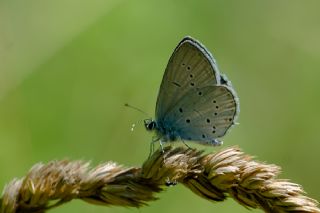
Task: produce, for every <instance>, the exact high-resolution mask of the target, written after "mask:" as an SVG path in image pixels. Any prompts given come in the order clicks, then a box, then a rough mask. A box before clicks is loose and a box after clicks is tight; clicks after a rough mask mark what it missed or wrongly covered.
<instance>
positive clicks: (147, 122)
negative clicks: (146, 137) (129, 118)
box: [144, 119, 156, 131]
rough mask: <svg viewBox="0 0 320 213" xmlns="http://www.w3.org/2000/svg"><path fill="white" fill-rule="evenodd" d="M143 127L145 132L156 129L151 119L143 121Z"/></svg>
mask: <svg viewBox="0 0 320 213" xmlns="http://www.w3.org/2000/svg"><path fill="white" fill-rule="evenodd" d="M144 126H145V128H146V130H148V131H151V130H154V129H155V128H156V122H155V121H153V120H151V119H147V120H144Z"/></svg>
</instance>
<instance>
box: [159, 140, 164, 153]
mask: <svg viewBox="0 0 320 213" xmlns="http://www.w3.org/2000/svg"><path fill="white" fill-rule="evenodd" d="M159 142H160V147H161V151H162V154H164V149H163V144H162V140H161V139H160V140H159Z"/></svg>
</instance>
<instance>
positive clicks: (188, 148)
mask: <svg viewBox="0 0 320 213" xmlns="http://www.w3.org/2000/svg"><path fill="white" fill-rule="evenodd" d="M181 141H182V143H183V144H184V145H185V146H186V147H188V149H192V148H191V147H190V146H189V145H188V144H186V142H185V141H184V140H182V139H181Z"/></svg>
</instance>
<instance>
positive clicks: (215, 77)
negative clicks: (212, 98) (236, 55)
mask: <svg viewBox="0 0 320 213" xmlns="http://www.w3.org/2000/svg"><path fill="white" fill-rule="evenodd" d="M216 84H220V75H219V72H218V69H217V66H216V64H215V62H214V59H213V57H212V55H211V54H210V52H208V51H207V50H206V48H205V47H204V46H203V45H202V44H201V43H199V42H198V41H196V40H194V39H192V38H190V37H186V38H184V39H183V40H182V41H181V42H180V43H179V45H178V46H177V47H176V49H175V50H174V52H173V54H172V56H171V57H170V59H169V62H168V65H167V67H166V70H165V73H164V76H163V79H162V83H161V86H160V90H159V94H158V99H157V104H156V120H158V121H159V120H163V119H164V118H165V117H166V116H167V114H168V112H169V111H170V110H171V109H172V108H174V107H175V106H176V104H177V103H179V102H181V99H183V98H184V96H185V95H186V94H187V93H189V92H190V91H191V90H194V91H196V88H199V87H205V86H212V85H216Z"/></svg>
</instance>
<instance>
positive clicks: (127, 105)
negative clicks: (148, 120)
mask: <svg viewBox="0 0 320 213" xmlns="http://www.w3.org/2000/svg"><path fill="white" fill-rule="evenodd" d="M124 106H126V107H129V108H132V109H135V110H137V111H139V112H141V113H142V114H144V115H146V116H148V117H151V116H150V115H148V113H146V112H145V111H143V110H141V109H139V108H138V107H134V106H131V105H130V104H128V103H125V104H124Z"/></svg>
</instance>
